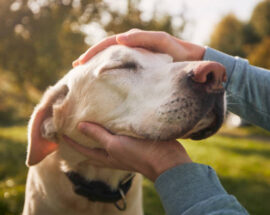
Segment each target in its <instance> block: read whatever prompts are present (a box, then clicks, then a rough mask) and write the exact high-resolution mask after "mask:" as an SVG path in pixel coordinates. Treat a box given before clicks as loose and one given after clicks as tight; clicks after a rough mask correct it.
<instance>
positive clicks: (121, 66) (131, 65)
mask: <svg viewBox="0 0 270 215" xmlns="http://www.w3.org/2000/svg"><path fill="white" fill-rule="evenodd" d="M138 68H141V66H140V65H139V64H137V63H135V62H133V61H127V62H123V63H120V62H119V63H117V64H115V65H110V66H104V67H103V68H102V69H101V70H100V72H99V73H100V74H101V73H105V72H106V73H107V72H109V71H113V70H126V71H132V72H135V71H136V70H137V69H138Z"/></svg>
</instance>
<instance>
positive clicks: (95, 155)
mask: <svg viewBox="0 0 270 215" xmlns="http://www.w3.org/2000/svg"><path fill="white" fill-rule="evenodd" d="M63 139H64V140H65V142H66V143H67V144H68V145H69V146H71V147H72V148H73V149H75V150H76V151H78V152H80V153H81V154H83V155H85V156H87V157H90V158H91V159H94V160H98V161H104V160H106V159H107V157H108V153H107V152H106V151H105V150H104V149H99V148H88V147H85V146H83V145H81V144H78V143H77V142H75V141H74V140H72V139H71V138H69V137H68V136H65V135H64V136H63Z"/></svg>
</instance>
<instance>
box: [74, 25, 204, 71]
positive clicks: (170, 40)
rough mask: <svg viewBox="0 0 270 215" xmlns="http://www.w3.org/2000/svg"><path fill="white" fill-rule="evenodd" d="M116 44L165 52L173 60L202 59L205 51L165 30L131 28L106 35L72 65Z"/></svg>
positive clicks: (82, 62)
mask: <svg viewBox="0 0 270 215" xmlns="http://www.w3.org/2000/svg"><path fill="white" fill-rule="evenodd" d="M116 44H121V45H126V46H130V47H141V48H145V49H150V50H152V51H155V52H160V53H166V54H168V55H171V56H172V57H173V59H174V61H196V60H202V58H203V55H204V52H205V48H204V47H202V46H199V45H196V44H193V43H189V42H186V41H183V40H180V39H178V38H176V37H174V36H172V35H170V34H168V33H166V32H162V31H142V30H138V29H132V30H130V31H128V32H125V33H121V34H117V35H113V36H110V37H107V38H105V39H104V40H102V41H101V42H99V43H97V44H96V45H94V46H92V47H91V48H89V49H88V50H87V51H86V52H85V53H84V54H82V55H81V56H80V57H79V58H78V59H77V60H75V61H74V62H73V67H75V66H78V65H80V64H84V63H86V62H87V61H88V60H90V59H91V58H92V57H93V56H94V55H96V54H97V53H98V52H100V51H102V50H104V49H105V48H107V47H109V46H111V45H116Z"/></svg>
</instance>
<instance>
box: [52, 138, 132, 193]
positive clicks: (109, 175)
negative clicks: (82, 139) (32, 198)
mask: <svg viewBox="0 0 270 215" xmlns="http://www.w3.org/2000/svg"><path fill="white" fill-rule="evenodd" d="M57 155H58V156H57V157H58V158H59V159H58V160H59V163H60V171H62V172H64V173H67V172H76V173H78V174H80V175H81V176H82V177H83V178H85V179H86V180H88V181H102V182H104V183H106V184H108V185H109V186H110V187H111V188H112V189H117V188H118V185H119V182H120V181H121V180H123V179H124V178H125V177H126V176H127V175H129V174H130V173H131V172H128V171H123V170H118V169H110V168H102V167H97V166H95V165H93V164H92V163H91V161H90V160H89V158H87V157H86V156H84V155H82V154H81V153H79V152H77V151H74V150H73V149H72V148H71V147H70V146H68V145H67V144H66V143H64V142H62V143H59V148H58V150H57Z"/></svg>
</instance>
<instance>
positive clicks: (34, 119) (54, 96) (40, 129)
mask: <svg viewBox="0 0 270 215" xmlns="http://www.w3.org/2000/svg"><path fill="white" fill-rule="evenodd" d="M68 91H69V90H68V87H67V86H66V85H62V86H61V87H58V86H54V87H50V88H49V89H48V90H47V91H46V92H45V94H44V96H43V98H42V100H41V102H40V103H39V105H37V107H36V108H35V110H34V112H33V114H32V116H31V119H30V121H29V124H28V149H27V158H26V165H27V166H31V165H35V164H37V163H39V162H40V161H42V160H43V159H44V158H45V157H46V156H47V155H49V154H50V153H52V152H53V151H55V150H56V149H57V147H58V145H57V144H56V143H55V141H54V140H55V138H56V132H57V130H56V128H55V125H54V121H53V112H54V106H59V105H60V104H62V103H63V102H64V100H65V97H66V95H67V93H68Z"/></svg>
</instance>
